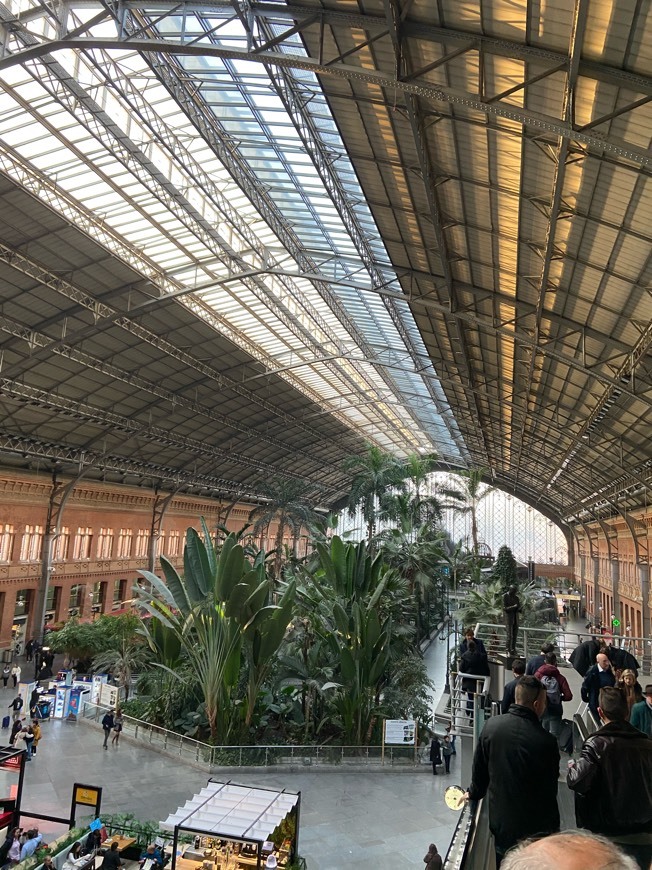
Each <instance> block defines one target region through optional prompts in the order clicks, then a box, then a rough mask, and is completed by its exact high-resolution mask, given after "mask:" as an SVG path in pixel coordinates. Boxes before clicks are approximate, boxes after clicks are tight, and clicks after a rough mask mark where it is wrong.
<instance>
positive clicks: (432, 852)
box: [423, 843, 443, 870]
mask: <svg viewBox="0 0 652 870" xmlns="http://www.w3.org/2000/svg"><path fill="white" fill-rule="evenodd" d="M423 861H424V864H425V865H426V870H441V868H442V867H443V864H442V860H441V855H440V854H439V852H438V851H437V847H436V846H435V844H434V843H431V844H430V846H429V847H428V854H427V855H426V857H425V858H424V859H423Z"/></svg>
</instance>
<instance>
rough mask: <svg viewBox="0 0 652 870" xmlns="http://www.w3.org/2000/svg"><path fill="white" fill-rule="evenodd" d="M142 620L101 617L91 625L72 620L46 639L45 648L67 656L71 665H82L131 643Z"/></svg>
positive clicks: (125, 615) (125, 617) (133, 617)
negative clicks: (128, 642)
mask: <svg viewBox="0 0 652 870" xmlns="http://www.w3.org/2000/svg"><path fill="white" fill-rule="evenodd" d="M140 625H141V621H140V619H139V618H138V617H137V616H136V615H134V614H130V613H128V614H124V615H121V616H100V617H99V618H98V619H96V620H95V621H94V622H80V621H79V619H78V618H76V617H73V618H71V619H69V620H68V622H66V624H65V625H64V626H63V628H62V629H61V630H60V631H53V632H51V633H50V635H49V636H48V646H49V647H50V649H51V650H53V652H62V653H66V654H67V656H68V657H69V658H70V660H71V661H73V662H80V663H81V664H82V665H84V664H85V663H89V662H90V660H91V659H93V658H94V657H95V656H99V655H101V654H103V653H108V652H110V651H111V650H114V649H116V648H117V647H119V646H121V645H122V644H123V643H125V642H126V641H130V640H132V639H133V638H134V637H135V635H136V632H137V631H138V629H139V628H140Z"/></svg>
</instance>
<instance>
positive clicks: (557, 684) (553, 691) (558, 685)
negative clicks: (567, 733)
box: [534, 652, 573, 737]
mask: <svg viewBox="0 0 652 870" xmlns="http://www.w3.org/2000/svg"><path fill="white" fill-rule="evenodd" d="M534 676H535V677H536V678H537V680H540V681H541V685H542V686H544V687H545V690H546V697H547V700H548V706H547V707H546V710H545V712H544V714H543V716H542V717H541V724H542V725H543V727H544V728H545V730H546V731H550V733H551V734H552V735H553V736H554V737H559V735H560V734H561V720H562V716H563V715H564V708H563V706H562V701H572V700H573V693H572V692H571V689H570V686H569V685H568V680H567V679H566V677H565V676H564V675H563V674H562V673H561V672H560V670H559V668H558V667H557V656H556V655H555V654H554V652H550V653H547V654H546V662H545V664H543V665H541V667H540V668H539V670H538V671H537V672H536V674H535V675H534Z"/></svg>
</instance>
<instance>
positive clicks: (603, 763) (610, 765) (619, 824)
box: [568, 687, 652, 868]
mask: <svg viewBox="0 0 652 870" xmlns="http://www.w3.org/2000/svg"><path fill="white" fill-rule="evenodd" d="M598 710H599V714H600V719H601V721H602V722H603V723H604V725H603V727H602V728H600V729H599V730H598V731H596V732H595V733H594V734H591V736H590V737H589V738H588V739H587V740H586V741H585V743H584V746H583V747H582V752H581V754H580V757H579V759H578V760H577V761H576V762H573V763H572V764H571V766H570V767H569V770H568V787H569V788H571V789H572V790H573V791H574V792H575V819H576V822H577V825H578V827H582V828H588V829H589V831H593V832H594V833H596V834H603V835H604V836H606V837H609V839H610V840H613V841H614V842H615V843H618V844H619V846H620V847H621V848H622V850H623V851H624V852H627V853H628V854H629V855H632V857H634V858H636V860H637V861H638V862H639V865H640V866H641V867H645V868H649V866H650V861H652V739H651V738H650V737H648V736H647V735H646V734H642V733H641V732H640V731H638V730H637V729H636V728H634V726H633V725H630V724H629V722H627V714H628V709H627V701H626V699H625V697H624V695H623V693H622V692H621V691H620V690H619V689H617V688H615V687H614V688H612V687H607V688H604V689H601V691H600V696H599V708H598Z"/></svg>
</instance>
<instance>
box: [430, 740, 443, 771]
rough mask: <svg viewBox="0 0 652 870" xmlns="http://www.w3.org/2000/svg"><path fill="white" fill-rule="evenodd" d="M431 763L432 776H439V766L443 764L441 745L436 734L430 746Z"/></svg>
mask: <svg viewBox="0 0 652 870" xmlns="http://www.w3.org/2000/svg"><path fill="white" fill-rule="evenodd" d="M430 761H431V763H432V775H433V776H437V765H438V764H441V743H440V742H439V738H438V737H437V735H436V734H433V735H432V742H431V744H430Z"/></svg>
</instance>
